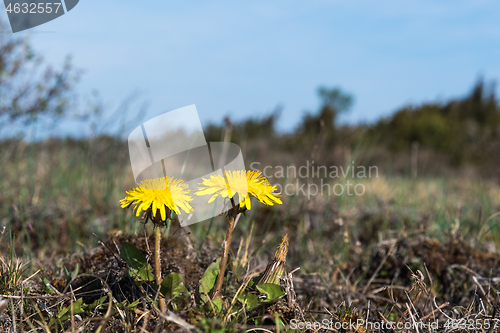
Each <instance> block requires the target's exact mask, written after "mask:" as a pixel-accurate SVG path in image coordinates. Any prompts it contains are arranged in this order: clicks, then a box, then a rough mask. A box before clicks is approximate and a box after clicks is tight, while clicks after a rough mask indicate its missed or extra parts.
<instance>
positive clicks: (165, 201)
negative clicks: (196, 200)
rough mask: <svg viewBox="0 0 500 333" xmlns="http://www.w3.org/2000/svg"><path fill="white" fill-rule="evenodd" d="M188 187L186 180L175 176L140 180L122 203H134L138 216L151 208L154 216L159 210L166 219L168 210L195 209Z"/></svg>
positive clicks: (125, 205)
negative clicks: (191, 203)
mask: <svg viewBox="0 0 500 333" xmlns="http://www.w3.org/2000/svg"><path fill="white" fill-rule="evenodd" d="M187 188H188V185H187V184H185V183H184V181H182V180H180V179H174V178H173V177H171V178H165V177H162V178H154V179H146V180H143V181H141V182H139V184H138V186H137V187H136V188H133V189H132V190H130V191H127V196H126V197H125V198H124V199H122V200H120V204H121V207H122V208H127V207H130V205H134V210H135V211H136V215H137V216H139V215H140V213H141V212H142V211H146V210H148V209H149V208H151V209H152V214H153V217H154V216H156V213H157V211H158V210H159V211H160V214H161V219H162V220H163V221H165V220H166V219H167V211H168V210H173V211H174V212H175V213H176V214H180V213H181V212H180V209H182V210H183V211H185V212H186V213H191V212H192V211H193V207H192V206H191V205H190V204H189V202H191V201H193V198H191V197H190V196H189V195H188V193H189V192H190V190H188V189H187ZM179 208H180V209H179Z"/></svg>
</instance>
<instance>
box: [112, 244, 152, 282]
mask: <svg viewBox="0 0 500 333" xmlns="http://www.w3.org/2000/svg"><path fill="white" fill-rule="evenodd" d="M120 256H121V258H122V259H123V260H125V262H126V263H127V265H128V266H129V274H130V276H131V277H132V278H133V279H134V280H135V281H137V282H140V281H154V279H155V277H154V274H153V267H151V265H150V264H148V262H147V260H146V258H145V257H144V255H143V254H142V252H141V251H140V250H139V249H138V248H136V247H135V246H134V245H132V244H130V243H127V242H124V243H123V245H122V249H121V251H120Z"/></svg>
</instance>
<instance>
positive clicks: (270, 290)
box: [257, 283, 285, 303]
mask: <svg viewBox="0 0 500 333" xmlns="http://www.w3.org/2000/svg"><path fill="white" fill-rule="evenodd" d="M257 290H258V291H260V292H261V293H263V294H264V295H266V298H265V299H261V302H262V303H274V302H276V301H278V300H279V299H280V298H282V297H283V296H285V291H284V290H283V288H281V286H278V285H277V284H273V283H264V284H261V285H258V286H257Z"/></svg>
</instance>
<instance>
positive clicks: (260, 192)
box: [195, 170, 282, 209]
mask: <svg viewBox="0 0 500 333" xmlns="http://www.w3.org/2000/svg"><path fill="white" fill-rule="evenodd" d="M224 176H225V177H223V176H222V175H220V174H217V175H211V176H210V178H208V179H203V182H202V183H199V184H198V185H200V186H199V187H198V191H197V192H196V193H195V194H196V195H212V197H211V198H210V200H208V203H211V202H212V201H214V200H215V199H216V198H217V196H219V195H220V196H222V197H223V198H227V197H229V198H233V197H234V196H236V194H238V197H239V202H238V204H239V205H240V207H246V208H247V209H250V208H251V205H250V196H252V197H254V198H256V199H257V200H259V201H260V202H262V203H263V204H266V205H268V206H273V205H274V204H282V202H281V200H280V197H281V193H279V192H275V191H276V190H277V186H276V185H274V186H273V185H271V184H270V183H269V181H268V180H267V178H266V177H264V176H263V175H262V173H260V172H259V171H250V170H249V171H245V170H242V171H224ZM226 180H227V182H226Z"/></svg>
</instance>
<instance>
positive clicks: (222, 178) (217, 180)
mask: <svg viewBox="0 0 500 333" xmlns="http://www.w3.org/2000/svg"><path fill="white" fill-rule="evenodd" d="M198 185H199V187H198V191H197V192H195V195H211V196H212V197H211V198H210V199H209V201H208V203H211V202H212V201H214V200H215V199H216V198H217V197H218V196H219V195H220V196H221V197H223V198H229V199H230V200H231V203H232V208H231V209H229V210H228V211H227V217H228V219H229V225H228V229H227V234H226V239H225V240H224V242H223V247H222V259H221V262H220V266H219V274H218V276H217V281H216V282H215V287H214V290H213V294H212V299H217V298H219V297H220V292H221V289H222V283H223V281H224V272H225V271H226V264H227V257H228V251H229V246H230V244H231V237H232V234H233V228H234V223H235V222H234V221H235V219H236V216H237V215H238V214H239V213H242V212H245V211H246V210H248V209H250V208H251V203H250V197H254V198H256V199H257V200H258V201H260V202H261V203H263V204H265V205H268V206H273V205H275V204H282V202H281V200H280V197H281V193H279V192H276V190H277V186H276V185H275V186H273V185H271V184H270V183H269V181H268V180H267V178H266V177H265V176H263V175H262V173H260V172H259V171H250V170H248V171H245V170H242V171H238V170H235V171H224V175H221V174H215V175H211V176H210V178H208V179H203V182H201V183H199V184H198ZM236 196H237V197H238V199H239V200H238V201H235V199H236ZM236 202H237V204H236Z"/></svg>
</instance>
